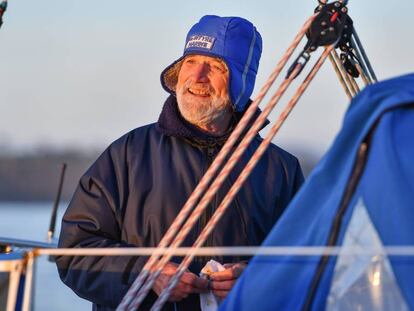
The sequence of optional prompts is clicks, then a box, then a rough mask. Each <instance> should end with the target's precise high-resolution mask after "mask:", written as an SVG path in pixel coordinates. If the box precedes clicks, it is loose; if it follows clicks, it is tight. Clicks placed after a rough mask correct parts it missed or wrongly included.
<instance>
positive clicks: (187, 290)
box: [153, 263, 208, 302]
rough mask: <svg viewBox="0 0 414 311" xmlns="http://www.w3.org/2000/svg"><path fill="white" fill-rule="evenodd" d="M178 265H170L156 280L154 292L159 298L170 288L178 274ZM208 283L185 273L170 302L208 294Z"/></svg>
mask: <svg viewBox="0 0 414 311" xmlns="http://www.w3.org/2000/svg"><path fill="white" fill-rule="evenodd" d="M177 268H178V265H176V264H174V263H168V264H167V265H166V266H165V267H164V269H163V270H162V272H161V274H160V275H159V276H158V278H157V279H156V280H155V282H154V285H153V290H154V291H155V293H156V294H157V295H158V296H159V295H160V294H161V292H162V291H163V290H164V289H165V288H166V287H167V286H168V284H169V281H170V279H171V278H172V277H173V275H174V274H175V273H176V272H177ZM207 287H208V281H207V280H205V279H202V278H200V277H198V276H196V275H195V274H194V273H191V272H184V273H183V275H182V276H181V278H180V281H179V282H178V283H177V285H176V286H175V288H174V289H173V290H172V291H171V294H170V297H169V299H168V301H171V302H174V301H180V300H182V299H184V298H186V297H187V296H188V295H189V294H191V293H206V292H207V291H208V289H207Z"/></svg>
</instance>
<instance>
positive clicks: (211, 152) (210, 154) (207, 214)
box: [196, 147, 217, 266]
mask: <svg viewBox="0 0 414 311" xmlns="http://www.w3.org/2000/svg"><path fill="white" fill-rule="evenodd" d="M205 150H206V151H204V152H205V154H206V156H207V166H206V169H205V171H207V169H208V167H209V166H210V165H211V163H212V162H213V160H214V157H215V155H216V151H215V149H214V148H211V147H207V148H206V149H205ZM213 201H214V203H213ZM213 204H215V205H217V194H216V195H215V197H214V199H213V200H212V201H211V202H210V203H209V204H208V205H207V207H206V209H205V210H204V212H203V213H202V214H201V217H200V219H199V221H198V227H199V230H198V235H199V234H200V233H201V232H202V231H203V229H204V228H205V226H206V225H207V223H208V221H209V220H210V218H211V216H212V215H213V211H214V208H213ZM215 208H216V206H215ZM212 235H213V233H210V235H209V236H208V237H207V240H206V242H205V243H204V246H212V245H213V236H212ZM196 258H198V260H197V261H198V262H199V263H200V265H201V266H204V265H205V264H206V263H207V261H208V260H210V257H196Z"/></svg>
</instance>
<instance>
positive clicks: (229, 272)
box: [210, 263, 246, 281]
mask: <svg viewBox="0 0 414 311" xmlns="http://www.w3.org/2000/svg"><path fill="white" fill-rule="evenodd" d="M224 267H225V268H226V270H223V271H219V272H213V273H212V274H210V279H211V280H213V281H226V280H233V279H237V278H238V277H239V276H240V274H241V273H242V272H243V270H244V269H245V268H246V264H245V263H233V264H225V265H224Z"/></svg>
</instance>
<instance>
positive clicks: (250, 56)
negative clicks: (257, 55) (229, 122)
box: [234, 26, 256, 107]
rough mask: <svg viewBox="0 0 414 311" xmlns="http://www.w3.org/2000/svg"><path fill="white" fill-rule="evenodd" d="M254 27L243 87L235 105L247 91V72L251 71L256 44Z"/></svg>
mask: <svg viewBox="0 0 414 311" xmlns="http://www.w3.org/2000/svg"><path fill="white" fill-rule="evenodd" d="M252 27H253V37H252V41H251V42H250V48H249V56H248V57H247V61H246V65H245V66H244V71H243V75H242V89H241V92H240V94H239V96H238V97H237V99H236V102H235V103H234V106H235V107H237V105H238V104H239V101H240V100H241V99H242V97H243V94H244V92H245V91H246V77H247V73H248V72H249V67H250V63H251V62H252V58H253V50H254V44H255V43H256V31H255V29H254V26H252Z"/></svg>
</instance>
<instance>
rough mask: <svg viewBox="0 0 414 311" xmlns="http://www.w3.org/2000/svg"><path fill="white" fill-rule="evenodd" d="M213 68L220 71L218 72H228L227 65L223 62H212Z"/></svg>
mask: <svg viewBox="0 0 414 311" xmlns="http://www.w3.org/2000/svg"><path fill="white" fill-rule="evenodd" d="M211 68H212V69H213V70H214V71H218V72H221V73H226V72H227V69H226V67H224V65H223V64H221V63H213V64H211Z"/></svg>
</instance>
